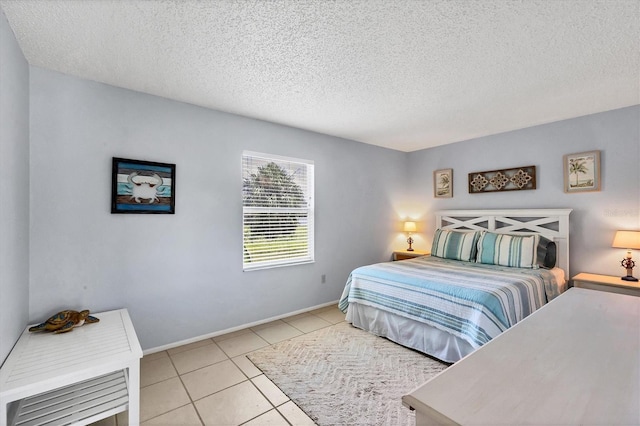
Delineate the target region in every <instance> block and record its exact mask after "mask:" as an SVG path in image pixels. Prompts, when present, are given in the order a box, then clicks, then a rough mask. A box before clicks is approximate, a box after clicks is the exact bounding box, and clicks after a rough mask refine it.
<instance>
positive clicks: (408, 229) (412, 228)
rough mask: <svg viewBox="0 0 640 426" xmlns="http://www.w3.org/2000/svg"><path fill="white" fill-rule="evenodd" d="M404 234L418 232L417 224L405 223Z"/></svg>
mask: <svg viewBox="0 0 640 426" xmlns="http://www.w3.org/2000/svg"><path fill="white" fill-rule="evenodd" d="M404 232H416V223H415V222H405V223H404Z"/></svg>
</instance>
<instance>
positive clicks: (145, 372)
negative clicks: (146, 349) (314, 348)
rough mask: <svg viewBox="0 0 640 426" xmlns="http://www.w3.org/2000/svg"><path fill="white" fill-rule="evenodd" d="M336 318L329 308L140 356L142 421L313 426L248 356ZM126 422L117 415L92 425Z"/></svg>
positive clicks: (111, 425)
mask: <svg viewBox="0 0 640 426" xmlns="http://www.w3.org/2000/svg"><path fill="white" fill-rule="evenodd" d="M341 321H344V314H343V313H342V312H340V310H338V308H337V307H334V306H329V307H326V308H322V309H317V310H315V311H310V312H308V313H304V314H300V315H295V316H292V317H288V318H285V319H283V320H278V321H273V322H270V323H267V324H262V325H260V326H257V327H251V328H247V329H244V330H240V331H236V332H234V333H229V334H225V335H223V336H218V337H214V338H213V339H205V340H201V341H198V342H195V343H191V344H188V345H184V346H180V347H177V348H173V349H169V350H168V351H162V352H157V353H154V354H150V355H147V356H145V357H143V358H142V360H141V362H140V423H141V425H164V426H173V425H179V426H188V425H200V426H202V425H205V426H209V425H225V426H236V425H246V426H259V425H260V426H261V425H283V426H286V425H293V426H297V425H313V424H314V423H313V421H312V420H311V419H310V418H309V417H308V416H307V415H306V414H305V413H304V412H303V411H302V410H300V408H298V406H297V405H295V404H294V403H293V402H292V401H290V400H289V398H288V397H287V396H286V395H285V394H284V393H282V391H280V389H278V387H277V386H276V385H274V384H273V382H271V380H269V379H268V378H267V377H266V376H265V375H264V374H262V373H261V371H260V370H258V369H257V368H256V367H255V366H254V365H253V363H252V362H251V361H249V359H248V358H247V354H248V353H250V352H252V351H255V350H258V349H260V348H264V347H265V346H269V345H272V344H274V343H278V342H281V341H283V340H286V339H290V338H292V337H296V336H300V335H302V334H305V333H310V332H312V331H315V330H319V329H321V328H324V327H328V326H330V325H332V324H337V323H339V322H341ZM127 423H128V422H127V413H121V414H119V415H118V416H114V417H110V418H108V419H105V420H102V421H100V422H98V423H94V426H123V425H127Z"/></svg>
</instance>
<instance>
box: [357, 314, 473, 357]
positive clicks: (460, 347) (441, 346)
mask: <svg viewBox="0 0 640 426" xmlns="http://www.w3.org/2000/svg"><path fill="white" fill-rule="evenodd" d="M346 319H347V322H349V323H351V324H352V325H353V326H354V327H357V328H361V329H363V330H365V331H368V332H370V333H373V334H375V335H376V336H381V337H385V338H387V339H389V340H391V341H392V342H395V343H398V344H400V345H402V346H406V347H408V348H411V349H415V350H417V351H419V352H422V353H425V354H427V355H430V356H432V357H435V358H438V359H440V360H442V361H445V362H451V363H453V362H456V361H459V360H460V359H462V358H464V357H465V356H467V355H468V354H470V353H471V352H473V351H474V350H475V349H474V348H473V347H472V346H471V345H470V344H469V343H468V342H466V341H465V340H462V339H459V338H457V337H456V336H454V335H452V334H449V333H447V332H446V331H442V330H440V329H437V328H435V327H432V326H430V325H427V324H424V323H421V322H418V321H415V320H412V319H409V318H405V317H401V316H399V315H395V314H392V313H389V312H384V311H380V310H378V309H375V308H372V307H370V306H366V305H361V304H358V303H349V308H348V310H347V317H346Z"/></svg>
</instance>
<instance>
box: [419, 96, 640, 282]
mask: <svg viewBox="0 0 640 426" xmlns="http://www.w3.org/2000/svg"><path fill="white" fill-rule="evenodd" d="M592 150H600V151H601V165H602V175H601V177H602V190H601V191H600V192H587V193H572V194H566V193H565V192H564V190H563V171H562V156H563V155H565V154H572V153H577V152H584V151H592ZM409 164H410V165H409V168H410V176H411V185H410V188H411V190H412V193H413V194H414V196H415V198H414V204H413V205H412V206H411V209H410V210H411V211H412V214H413V215H414V216H417V217H420V218H422V219H423V220H424V225H423V229H424V231H425V232H423V233H422V234H421V235H420V236H419V237H418V239H421V242H422V243H423V244H424V245H427V246H428V245H429V244H430V243H431V239H430V237H429V235H431V234H432V232H433V228H434V227H435V224H434V219H433V212H434V211H436V210H440V209H453V208H465V209H466V208H571V209H573V212H572V213H571V216H570V223H571V225H570V250H571V255H570V262H571V263H570V265H571V274H572V275H575V274H576V273H579V272H592V273H600V274H610V275H624V274H625V271H624V269H623V268H622V267H620V266H619V265H620V260H621V259H622V258H623V257H624V255H625V251H624V250H621V249H612V248H611V243H612V242H613V236H614V233H615V231H616V230H617V229H640V167H639V165H640V106H634V107H629V108H623V109H619V110H614V111H609V112H604V113H600V114H594V115H589V116H584V117H579V118H575V119H571V120H564V121H559V122H556V123H551V124H545V125H540V126H536V127H531V128H527V129H522V130H517V131H513V132H508V133H502V134H499V135H493V136H488V137H484V138H478V139H474V140H470V141H465V142H460V143H455V144H451V145H446V146H441V147H437V148H432V149H427V150H422V151H416V152H413V153H411V155H410V156H409ZM528 165H535V166H536V167H537V170H536V173H537V181H538V184H537V188H538V189H536V190H531V191H522V192H516V191H512V192H504V193H483V194H469V191H468V178H467V176H468V173H471V172H478V171H485V170H497V169H503V168H511V167H518V166H528ZM444 168H452V169H453V181H454V189H453V191H454V197H453V198H448V199H445V198H438V199H436V198H433V171H434V170H436V169H444ZM635 257H636V261H638V259H640V253H636V255H635ZM635 275H636V276H638V269H636V273H635Z"/></svg>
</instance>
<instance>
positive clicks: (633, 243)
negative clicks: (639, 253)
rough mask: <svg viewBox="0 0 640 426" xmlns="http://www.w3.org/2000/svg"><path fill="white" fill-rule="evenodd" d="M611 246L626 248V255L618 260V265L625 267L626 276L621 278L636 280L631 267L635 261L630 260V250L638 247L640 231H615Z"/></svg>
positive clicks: (639, 245)
mask: <svg viewBox="0 0 640 426" xmlns="http://www.w3.org/2000/svg"><path fill="white" fill-rule="evenodd" d="M611 247H615V248H623V249H627V257H626V258H624V259H622V260H621V261H620V265H622V267H624V268H626V269H627V276H626V277H622V278H621V279H622V280H624V281H638V279H637V278H635V277H634V276H633V267H634V266H636V263H635V262H634V261H633V260H631V250H632V249H635V250H638V249H640V231H617V232H616V236H615V237H614V238H613V244H611Z"/></svg>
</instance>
